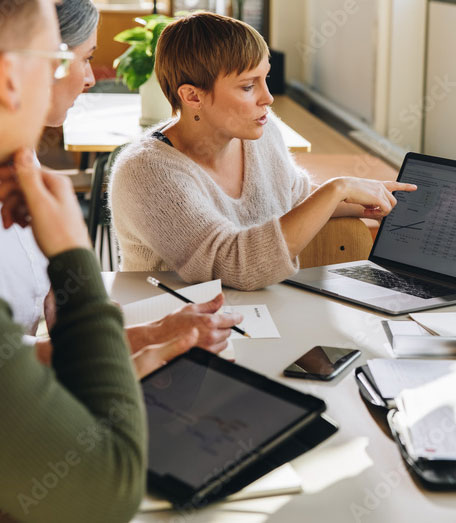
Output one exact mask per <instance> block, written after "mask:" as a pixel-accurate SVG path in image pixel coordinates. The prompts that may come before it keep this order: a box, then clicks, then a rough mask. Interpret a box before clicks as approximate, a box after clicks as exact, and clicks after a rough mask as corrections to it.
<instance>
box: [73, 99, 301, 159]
mask: <svg viewBox="0 0 456 523" xmlns="http://www.w3.org/2000/svg"><path fill="white" fill-rule="evenodd" d="M140 114H141V101H140V95H139V94H111V93H108V94H105V93H91V94H82V95H81V96H79V98H78V99H77V100H76V103H75V105H74V107H73V108H72V109H71V110H70V111H69V113H68V117H67V119H66V120H65V123H64V126H63V133H64V140H65V149H67V150H68V151H77V152H111V151H113V150H114V149H115V148H116V147H118V146H119V145H123V144H124V143H127V142H130V141H132V140H133V139H135V138H137V137H138V136H139V135H140V134H141V132H142V131H143V130H144V129H143V128H141V126H140V125H139V118H140ZM279 127H280V130H281V132H282V136H283V138H284V141H285V143H286V144H287V146H288V147H289V148H290V150H291V151H301V152H303V151H310V147H311V145H310V143H309V142H308V141H307V140H305V139H304V138H303V137H302V136H301V135H300V134H298V133H297V132H296V131H294V130H293V129H291V127H289V126H288V125H286V124H285V123H284V122H282V121H280V122H279Z"/></svg>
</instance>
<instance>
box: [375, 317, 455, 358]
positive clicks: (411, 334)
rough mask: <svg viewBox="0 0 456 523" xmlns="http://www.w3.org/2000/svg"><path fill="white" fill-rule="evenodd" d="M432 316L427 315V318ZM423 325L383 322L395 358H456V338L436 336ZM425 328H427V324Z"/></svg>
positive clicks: (409, 322) (406, 322)
mask: <svg viewBox="0 0 456 523" xmlns="http://www.w3.org/2000/svg"><path fill="white" fill-rule="evenodd" d="M430 315H431V314H425V316H430ZM413 316H415V315H413ZM417 316H419V315H417ZM427 323H428V322H427ZM422 325H424V323H423V322H421V325H419V324H418V323H416V322H415V321H401V320H388V321H384V322H383V326H384V327H385V331H386V333H387V335H388V338H389V341H390V343H391V347H392V353H393V356H394V357H397V358H416V357H418V358H420V357H423V356H427V357H447V358H448V357H455V356H456V336H434V335H433V334H431V333H430V332H429V329H425V328H423V326H422ZM433 325H434V327H435V326H436V325H435V324H433ZM425 326H426V327H427V324H426V325H425ZM448 327H449V326H448ZM448 330H449V329H448Z"/></svg>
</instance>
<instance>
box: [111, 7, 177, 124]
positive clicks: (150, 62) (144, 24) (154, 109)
mask: <svg viewBox="0 0 456 523" xmlns="http://www.w3.org/2000/svg"><path fill="white" fill-rule="evenodd" d="M173 20H174V18H170V17H168V16H164V15H157V14H153V15H149V16H144V17H141V18H135V21H136V22H138V23H139V24H140V26H141V27H133V28H131V29H127V30H125V31H122V32H121V33H119V34H118V35H116V36H115V37H114V40H115V41H116V42H122V43H127V44H130V47H129V48H128V49H127V50H126V51H125V52H124V53H123V54H122V55H121V56H119V57H118V58H116V60H115V61H114V67H115V68H116V69H117V76H118V77H120V78H122V80H123V82H124V83H125V84H126V85H127V86H128V88H129V89H131V90H135V89H138V88H139V92H140V94H141V120H140V123H141V125H153V124H155V123H157V122H159V121H160V120H164V119H166V118H169V117H170V116H171V106H170V104H169V102H168V100H167V99H166V97H165V95H164V94H163V92H162V90H161V87H160V84H159V83H158V80H157V77H156V76H155V73H154V66H155V50H156V47H157V42H158V38H159V36H160V35H161V33H162V31H163V29H164V28H165V27H166V26H167V25H168V24H169V23H170V22H172V21H173Z"/></svg>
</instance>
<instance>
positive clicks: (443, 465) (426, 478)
mask: <svg viewBox="0 0 456 523" xmlns="http://www.w3.org/2000/svg"><path fill="white" fill-rule="evenodd" d="M360 374H363V375H364V377H365V378H366V379H367V380H368V381H369V384H370V386H371V387H372V388H373V389H374V390H375V392H377V394H378V395H379V396H380V397H381V394H380V391H379V390H378V388H377V385H376V383H375V380H374V378H373V376H372V374H371V372H370V370H369V367H368V365H363V366H362V367H358V368H357V369H356V370H355V378H356V383H357V384H358V387H359V391H360V394H361V396H362V397H363V398H364V399H365V400H366V401H367V402H368V403H369V404H371V405H374V406H375V407H379V408H382V409H383V410H384V411H385V413H386V414H387V421H388V425H389V428H390V430H391V434H392V435H393V438H394V440H395V441H396V443H397V446H398V447H399V451H400V453H401V456H402V458H403V460H404V461H405V463H406V465H407V467H408V469H409V470H410V471H411V472H412V473H413V474H414V475H415V477H417V478H418V479H419V481H420V482H421V484H422V485H423V486H424V487H426V488H428V489H430V490H456V461H453V460H428V459H423V458H418V459H414V458H412V456H410V454H409V453H408V452H407V449H406V448H405V445H404V444H403V442H402V438H401V435H400V434H399V433H398V432H397V431H396V429H395V427H394V416H395V415H396V413H397V409H396V408H394V407H389V405H391V403H390V400H388V398H382V399H383V401H384V402H385V404H384V405H379V404H378V403H377V402H376V401H375V398H373V397H372V395H371V394H370V393H369V391H368V390H367V389H366V387H365V386H364V384H363V383H362V381H361V380H360Z"/></svg>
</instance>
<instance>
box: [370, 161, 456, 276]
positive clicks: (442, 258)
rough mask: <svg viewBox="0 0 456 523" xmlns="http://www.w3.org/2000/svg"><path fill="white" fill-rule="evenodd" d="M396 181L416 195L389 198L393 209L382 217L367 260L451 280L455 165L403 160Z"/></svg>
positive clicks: (455, 264) (455, 253)
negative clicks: (393, 202)
mask: <svg viewBox="0 0 456 523" xmlns="http://www.w3.org/2000/svg"><path fill="white" fill-rule="evenodd" d="M426 158H428V157H426ZM398 181H401V182H408V183H415V184H416V185H417V186H418V190H417V191H416V192H413V193H406V192H398V193H395V197H396V199H397V205H396V207H395V208H394V209H393V211H392V212H391V213H390V214H389V215H388V216H387V217H386V218H384V220H383V223H382V227H381V229H380V231H379V234H378V237H377V241H376V243H375V245H374V248H373V250H372V252H371V257H372V256H375V257H378V258H384V259H386V260H391V261H393V262H397V263H403V264H406V265H410V266H413V267H417V268H419V269H425V270H428V271H432V272H436V273H440V274H444V275H446V276H452V277H455V276H456V162H455V164H454V165H450V162H448V164H444V163H438V162H437V161H436V162H432V159H430V160H429V159H426V160H419V159H416V158H414V157H412V158H407V159H406V161H405V164H404V165H403V168H402V171H401V175H400V177H399V178H398Z"/></svg>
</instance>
